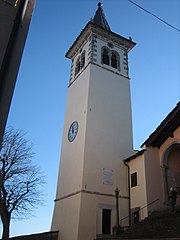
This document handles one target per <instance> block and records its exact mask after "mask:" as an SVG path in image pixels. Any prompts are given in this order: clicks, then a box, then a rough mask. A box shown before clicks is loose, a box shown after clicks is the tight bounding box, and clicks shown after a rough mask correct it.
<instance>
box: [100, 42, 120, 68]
mask: <svg viewBox="0 0 180 240" xmlns="http://www.w3.org/2000/svg"><path fill="white" fill-rule="evenodd" d="M101 54H102V56H101V59H102V60H101V61H102V63H103V64H106V65H110V66H111V67H113V68H116V69H118V70H120V58H119V54H118V52H116V51H114V50H110V49H109V48H107V47H102V50H101Z"/></svg>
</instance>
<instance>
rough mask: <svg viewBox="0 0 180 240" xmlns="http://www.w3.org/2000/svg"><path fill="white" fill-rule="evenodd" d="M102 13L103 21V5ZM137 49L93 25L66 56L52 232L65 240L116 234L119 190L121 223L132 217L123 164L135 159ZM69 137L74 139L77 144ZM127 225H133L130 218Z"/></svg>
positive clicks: (87, 27) (131, 43)
mask: <svg viewBox="0 0 180 240" xmlns="http://www.w3.org/2000/svg"><path fill="white" fill-rule="evenodd" d="M98 11H99V12H98V13H97V14H99V17H102V15H101V11H102V9H101V6H99V8H98ZM103 17H104V16H103ZM134 45H135V43H133V42H132V41H131V40H128V39H125V38H123V37H121V36H119V35H117V34H115V33H113V32H111V31H109V29H108V28H104V27H102V26H101V25H99V24H98V23H96V22H93V21H91V22H89V23H88V24H87V25H86V27H85V28H84V29H83V31H82V32H81V34H80V35H79V37H78V38H77V39H76V41H75V43H74V44H73V45H72V46H71V47H70V49H69V51H68V52H67V54H66V56H67V57H68V58H70V59H71V60H72V65H71V73H70V82H69V88H68V96H67V105H66V114H65V121H64V131H63V138H62V149H61V160H60V170H59V178H58V185H57V194H56V199H55V208H54V214H53V220H52V230H53V231H56V230H58V231H59V239H61V240H75V239H76V240H84V239H86V240H92V239H95V238H96V237H97V235H98V234H104V233H106V234H111V233H112V227H113V226H114V225H115V224H116V211H115V210H116V205H115V203H116V199H115V192H114V190H115V188H116V187H118V188H119V189H120V197H119V209H120V218H125V217H126V216H127V215H128V211H129V205H128V204H129V195H128V178H127V167H126V166H125V165H124V163H123V160H122V159H124V158H126V157H128V156H129V155H132V154H133V142H132V139H133V138H132V117H131V97H130V79H129V74H128V57H127V54H128V51H130V50H131V48H132V47H133V46H134ZM104 49H105V50H107V54H109V55H108V56H104V55H103V50H104ZM104 58H106V59H104ZM107 58H108V62H107ZM73 122H76V126H77V135H74V129H72V128H71V124H72V123H73ZM69 134H72V135H74V136H75V137H74V139H73V140H72V141H71V140H70V139H69V138H68V136H69ZM120 159H121V160H120ZM105 215H106V217H105ZM123 224H124V225H128V218H127V219H126V220H125V221H123ZM87 233H88V234H87Z"/></svg>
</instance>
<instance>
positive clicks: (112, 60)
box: [111, 52, 117, 68]
mask: <svg viewBox="0 0 180 240" xmlns="http://www.w3.org/2000/svg"><path fill="white" fill-rule="evenodd" d="M111 66H112V67H113V68H117V56H116V54H115V53H114V52H112V56H111Z"/></svg>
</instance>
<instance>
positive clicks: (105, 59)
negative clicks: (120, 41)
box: [102, 48, 109, 65]
mask: <svg viewBox="0 0 180 240" xmlns="http://www.w3.org/2000/svg"><path fill="white" fill-rule="evenodd" d="M102 62H103V63H104V64H106V65H109V54H108V50H107V49H105V48H104V49H103V53H102Z"/></svg>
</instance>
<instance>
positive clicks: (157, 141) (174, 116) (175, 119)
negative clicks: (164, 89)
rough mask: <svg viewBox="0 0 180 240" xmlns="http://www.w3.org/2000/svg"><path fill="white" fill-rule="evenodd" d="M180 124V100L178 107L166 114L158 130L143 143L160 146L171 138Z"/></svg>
mask: <svg viewBox="0 0 180 240" xmlns="http://www.w3.org/2000/svg"><path fill="white" fill-rule="evenodd" d="M179 126H180V101H179V102H178V103H177V105H176V107H175V108H174V109H173V110H172V111H171V112H170V113H169V114H168V115H167V116H166V118H165V119H164V120H163V121H162V122H161V123H160V125H159V126H158V127H157V128H156V130H155V131H154V132H153V133H152V134H151V135H150V136H149V138H148V139H147V140H146V141H145V142H144V143H143V144H142V145H141V147H142V146H144V145H146V146H147V147H148V146H152V147H158V148H160V146H161V145H162V144H163V143H164V142H165V141H166V140H167V139H168V138H169V137H173V132H174V131H175V130H176V129H177V128H178V127H179Z"/></svg>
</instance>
